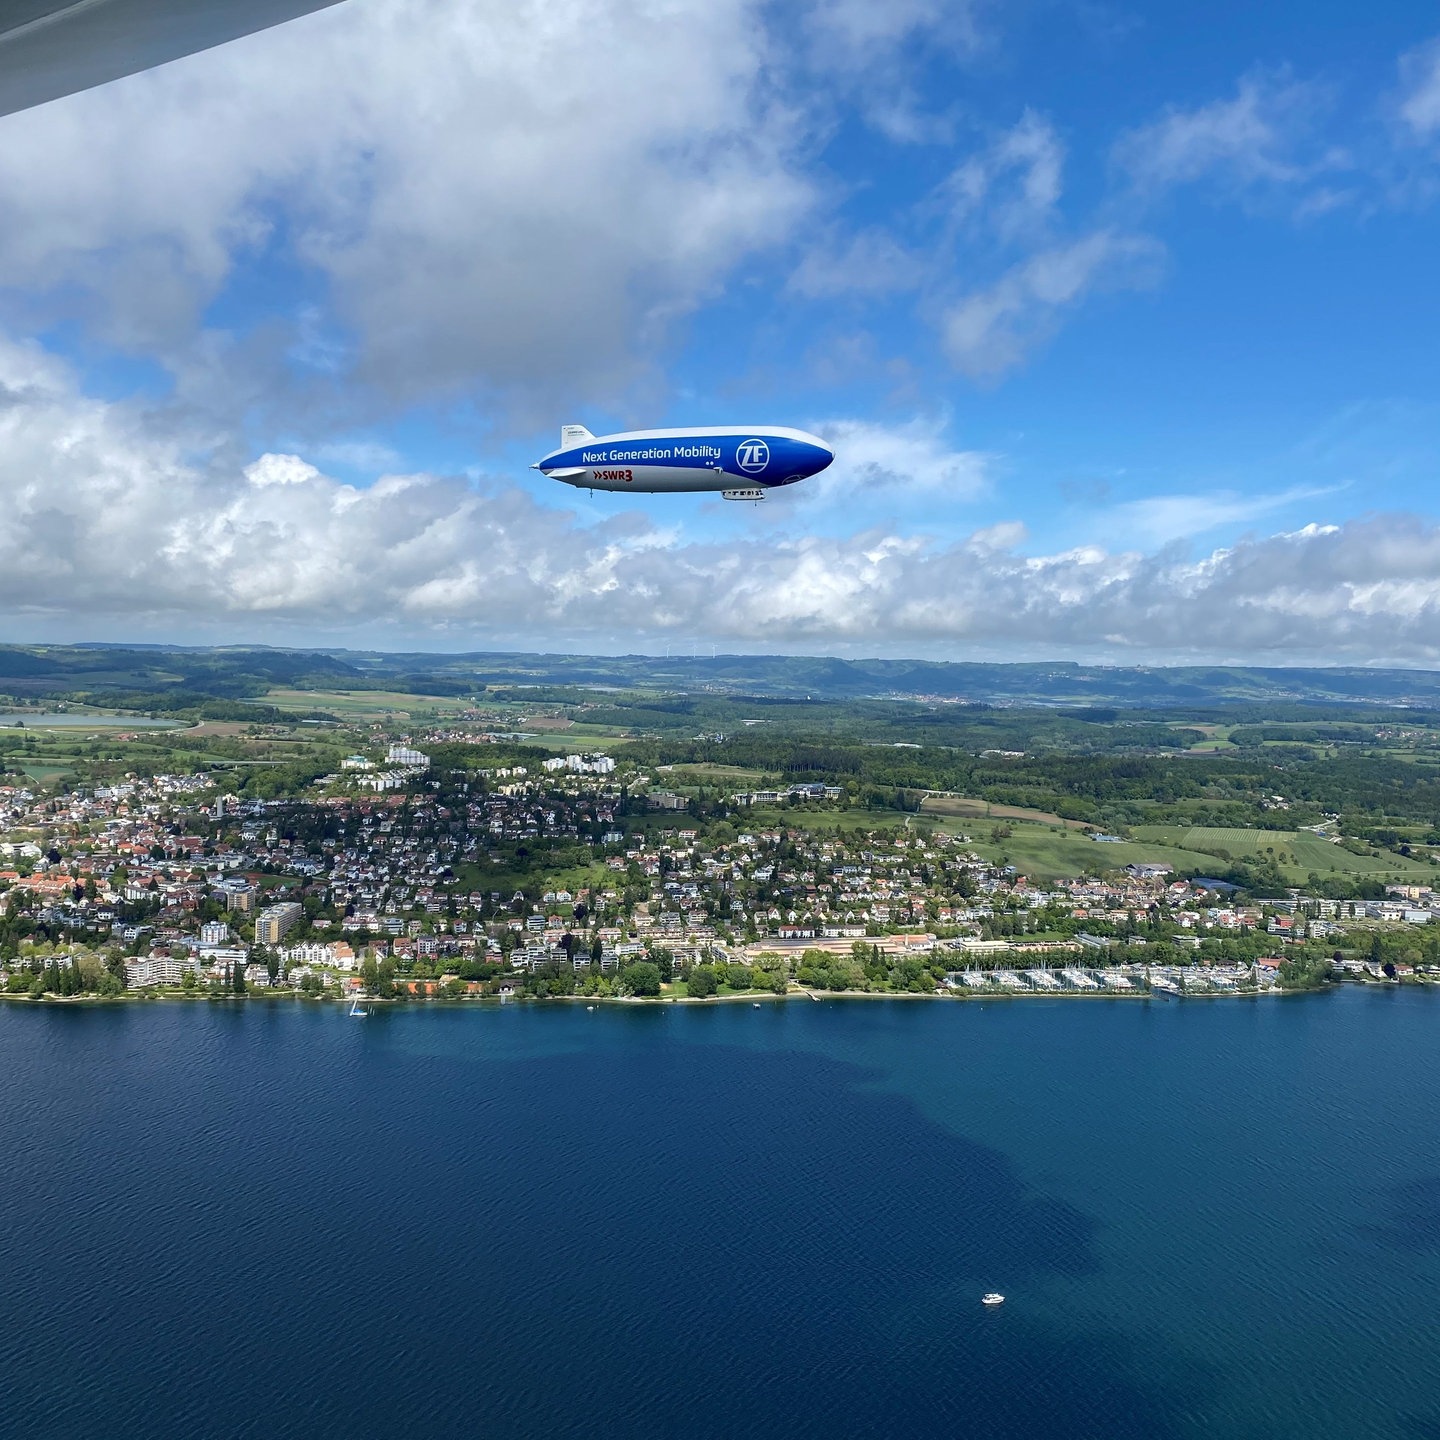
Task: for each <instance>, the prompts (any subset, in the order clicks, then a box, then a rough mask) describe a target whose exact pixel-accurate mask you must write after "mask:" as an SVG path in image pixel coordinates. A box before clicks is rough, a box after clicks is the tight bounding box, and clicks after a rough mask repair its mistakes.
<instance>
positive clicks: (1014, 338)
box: [942, 229, 1164, 379]
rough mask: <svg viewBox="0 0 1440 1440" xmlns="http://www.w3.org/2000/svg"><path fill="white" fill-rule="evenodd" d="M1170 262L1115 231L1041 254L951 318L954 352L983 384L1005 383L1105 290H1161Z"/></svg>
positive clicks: (946, 326) (1145, 241)
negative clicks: (1064, 320)
mask: <svg viewBox="0 0 1440 1440" xmlns="http://www.w3.org/2000/svg"><path fill="white" fill-rule="evenodd" d="M1163 258H1164V251H1163V249H1162V247H1161V246H1160V244H1159V242H1158V241H1156V240H1153V239H1151V238H1150V237H1149V236H1146V235H1133V234H1125V233H1122V232H1119V231H1115V230H1108V229H1107V230H1097V231H1094V232H1093V233H1092V234H1089V235H1086V236H1084V237H1082V238H1081V239H1079V240H1076V241H1074V242H1072V243H1070V244H1068V245H1060V246H1056V247H1054V248H1052V249H1049V250H1044V251H1041V252H1040V253H1039V254H1037V255H1034V256H1032V257H1031V258H1030V259H1028V260H1026V261H1024V262H1022V263H1021V264H1018V265H1016V266H1014V267H1013V268H1012V269H1011V270H1009V271H1008V272H1007V273H1006V274H1005V275H1003V276H1001V278H1000V279H999V280H998V281H996V282H995V284H994V285H992V286H990V287H989V288H988V289H985V290H979V291H976V292H974V293H973V294H971V295H968V296H966V297H965V298H964V299H962V300H960V301H959V302H958V303H956V304H955V305H953V306H952V307H951V308H950V309H949V310H948V311H947V312H946V314H945V315H944V317H943V321H942V338H943V341H944V345H945V348H946V351H947V352H948V354H949V356H950V358H951V360H953V361H954V363H955V364H956V365H957V366H958V367H959V368H960V369H961V370H963V371H964V372H965V373H966V374H967V375H970V376H971V377H973V378H975V379H989V378H993V377H995V376H998V375H1001V374H1003V373H1004V372H1005V371H1007V370H1010V369H1013V368H1014V367H1015V366H1016V365H1018V364H1020V362H1021V361H1022V360H1024V359H1025V357H1026V356H1027V355H1028V354H1029V353H1030V351H1031V350H1033V349H1034V348H1035V347H1036V346H1037V345H1040V344H1043V343H1044V341H1046V340H1047V339H1048V338H1049V337H1050V335H1051V334H1052V333H1053V332H1054V330H1055V327H1056V326H1057V324H1058V323H1059V317H1060V314H1061V313H1062V312H1063V311H1065V310H1067V309H1070V308H1072V307H1074V306H1075V305H1077V304H1079V303H1080V302H1081V300H1083V299H1084V298H1085V296H1086V295H1087V294H1089V293H1090V292H1091V291H1094V290H1097V289H1110V290H1115V289H1127V290H1133V289H1139V288H1143V287H1145V286H1148V285H1151V284H1153V283H1154V282H1155V280H1156V278H1157V277H1158V273H1159V269H1160V265H1161V262H1162V261H1163Z"/></svg>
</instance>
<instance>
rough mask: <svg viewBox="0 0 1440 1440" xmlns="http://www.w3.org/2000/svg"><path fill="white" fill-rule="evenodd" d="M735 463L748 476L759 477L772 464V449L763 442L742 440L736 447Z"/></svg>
mask: <svg viewBox="0 0 1440 1440" xmlns="http://www.w3.org/2000/svg"><path fill="white" fill-rule="evenodd" d="M735 463H736V464H737V465H738V466H739V467H740V468H741V469H742V470H743V471H744V472H745V473H746V474H747V475H758V474H759V473H760V471H762V470H763V469H764V468H765V467H766V466H767V465H768V464H769V463H770V447H769V446H768V445H767V444H766V443H765V442H764V441H763V440H742V441H741V442H740V443H739V444H738V445H737V446H736V447H735Z"/></svg>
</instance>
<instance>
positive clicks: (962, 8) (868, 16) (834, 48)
mask: <svg viewBox="0 0 1440 1440" xmlns="http://www.w3.org/2000/svg"><path fill="white" fill-rule="evenodd" d="M975 10H976V6H975V5H974V4H973V3H971V0H886V3H884V4H876V3H875V0H816V3H815V4H814V5H813V6H812V7H811V8H810V11H809V13H808V15H807V17H806V29H807V31H808V33H809V36H810V40H811V44H812V45H813V47H814V49H815V52H816V55H815V58H816V60H817V61H818V62H819V63H820V64H822V65H824V66H828V67H830V68H832V69H835V70H839V71H847V70H848V71H852V72H856V73H868V74H870V75H874V73H875V71H876V69H877V67H883V66H885V65H886V64H888V63H889V62H890V61H892V60H893V58H894V57H895V55H896V53H897V52H898V51H900V50H903V49H904V48H905V47H906V46H908V45H910V44H913V43H914V42H915V41H917V40H921V39H923V40H924V41H925V42H926V43H927V44H931V45H934V46H937V47H939V48H942V49H945V50H949V51H951V52H954V53H965V52H968V51H972V50H974V49H976V48H977V47H978V46H979V44H980V43H981V40H980V32H979V28H978V25H977V21H976V15H975Z"/></svg>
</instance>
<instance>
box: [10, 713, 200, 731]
mask: <svg viewBox="0 0 1440 1440" xmlns="http://www.w3.org/2000/svg"><path fill="white" fill-rule="evenodd" d="M16 725H23V726H24V727H25V729H27V730H178V729H181V728H183V726H182V724H181V722H180V721H178V720H161V719H158V718H156V717H154V716H150V715H77V714H72V713H71V712H70V711H68V710H64V711H60V712H58V713H56V714H53V715H52V714H47V713H46V712H44V711H41V710H16V711H14V712H13V713H12V714H5V715H0V727H3V728H5V729H7V730H13V729H14V728H15V726H16Z"/></svg>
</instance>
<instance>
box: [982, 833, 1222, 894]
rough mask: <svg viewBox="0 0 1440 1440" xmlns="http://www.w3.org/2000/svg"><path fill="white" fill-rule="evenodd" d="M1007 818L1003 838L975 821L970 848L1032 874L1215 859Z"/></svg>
mask: <svg viewBox="0 0 1440 1440" xmlns="http://www.w3.org/2000/svg"><path fill="white" fill-rule="evenodd" d="M1007 823H1008V824H1009V825H1010V829H1011V832H1012V833H1011V834H1010V836H1009V838H1007V839H1003V840H991V839H990V838H989V830H988V829H984V830H982V829H980V828H979V827H976V829H975V831H974V836H975V838H974V845H973V848H974V849H975V851H976V852H977V853H978V854H979V855H981V856H983V857H984V858H985V859H986V860H990V861H993V862H995V863H1003V864H1007V865H1013V866H1015V868H1016V869H1017V870H1019V871H1020V872H1021V873H1022V874H1024V875H1028V876H1030V877H1031V878H1032V879H1035V880H1065V879H1070V878H1071V877H1073V876H1076V875H1084V874H1092V875H1095V874H1100V873H1102V872H1104V871H1106V870H1118V869H1121V868H1123V867H1124V866H1126V865H1173V866H1174V867H1175V870H1176V871H1177V872H1178V873H1181V874H1201V873H1203V872H1204V871H1205V869H1206V868H1207V867H1213V866H1214V865H1215V863H1216V862H1215V860H1214V859H1213V858H1212V857H1211V856H1208V855H1201V854H1198V853H1197V852H1195V851H1193V850H1186V849H1184V848H1183V847H1181V846H1178V845H1164V844H1160V843H1157V842H1155V841H1150V840H1146V841H1122V842H1120V843H1119V844H1108V843H1104V842H1101V841H1097V840H1091V839H1090V838H1089V837H1088V836H1086V835H1081V834H1078V833H1077V832H1076V831H1074V830H1059V829H1056V828H1055V827H1053V826H1049V825H1032V824H1027V823H1025V822H1023V821H1016V822H1007Z"/></svg>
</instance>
